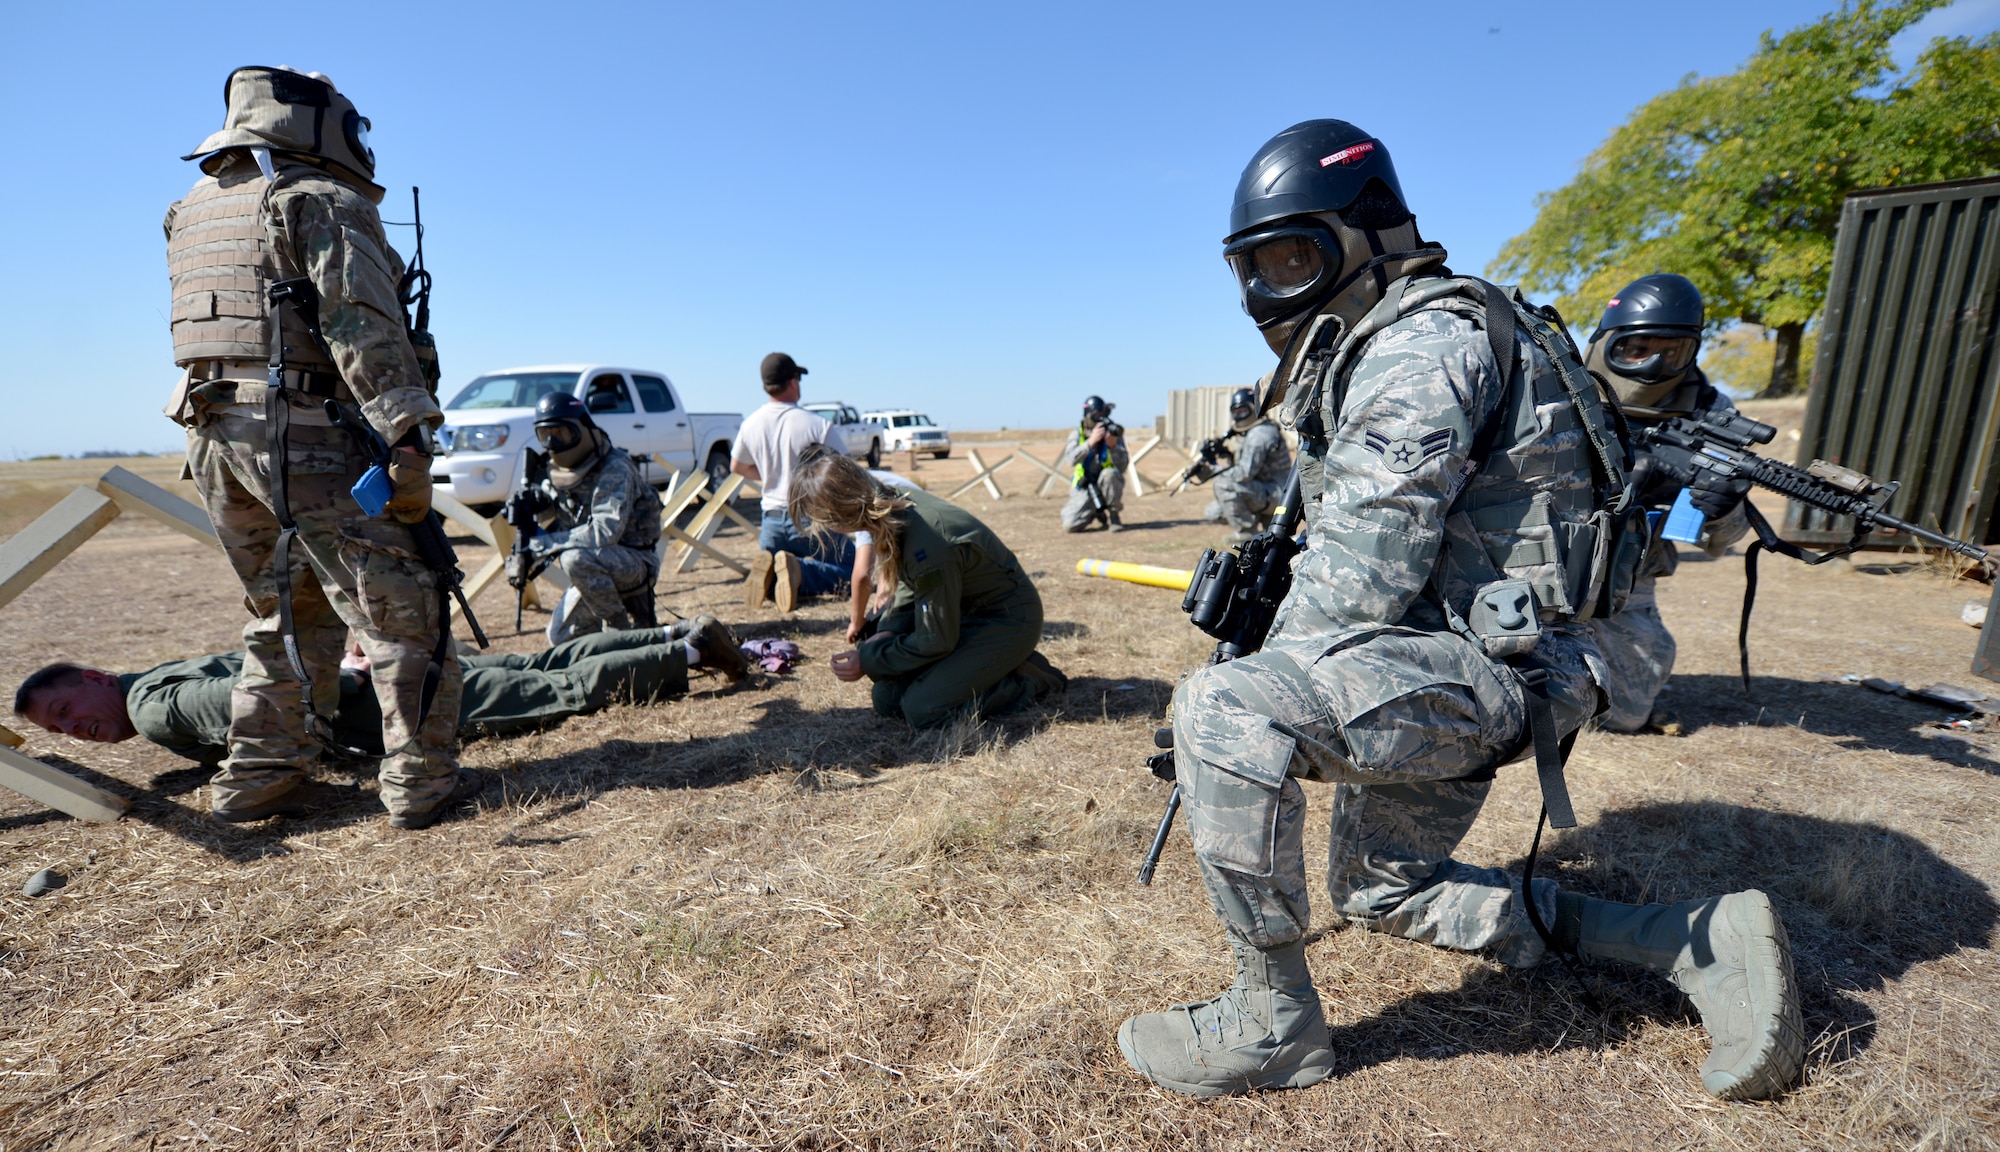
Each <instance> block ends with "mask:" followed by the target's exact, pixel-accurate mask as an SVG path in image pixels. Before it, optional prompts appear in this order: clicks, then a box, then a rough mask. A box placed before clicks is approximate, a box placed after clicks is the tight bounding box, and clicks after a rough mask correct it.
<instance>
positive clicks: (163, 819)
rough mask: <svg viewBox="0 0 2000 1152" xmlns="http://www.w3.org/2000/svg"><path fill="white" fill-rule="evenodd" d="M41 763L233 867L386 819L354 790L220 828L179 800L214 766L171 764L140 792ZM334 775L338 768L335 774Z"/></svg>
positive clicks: (52, 816)
mask: <svg viewBox="0 0 2000 1152" xmlns="http://www.w3.org/2000/svg"><path fill="white" fill-rule="evenodd" d="M39 759H40V760H41V761H42V762H43V763H45V764H47V765H49V766H50V767H52V768H59V769H61V770H62V771H64V772H67V773H69V774H70V775H72V776H75V777H77V778H78V779H80V780H83V781H85V782H87V783H90V784H94V785H96V786H97V787H99V788H102V789H104V790H105V791H106V792H110V793H113V794H114V795H118V796H122V797H124V798H125V799H126V800H128V801H130V802H131V804H132V807H131V809H130V810H129V811H127V812H126V814H125V819H127V820H136V821H138V822H139V823H141V824H148V825H151V826H152V827H155V828H158V829H159V830H161V831H162V832H167V833H170V834H171V835H174V836H178V837H180V838H181V839H182V840H185V841H187V842H188V843H190V844H193V845H194V846H196V847H198V848H201V849H203V850H204V851H207V852H210V853H213V854H214V855H216V856H220V857H222V858H223V859H226V860H233V861H235V862H237V863H248V862H250V861H254V860H262V859H265V858H267V857H271V856H287V855H290V854H291V848H290V847H289V846H287V845H286V843H285V840H286V839H287V838H288V837H290V836H292V835H295V834H296V833H298V832H300V831H302V830H318V829H324V828H335V827H339V826H341V825H345V824H354V823H358V822H361V821H365V820H379V819H382V818H383V817H384V813H383V811H382V804H381V801H380V800H379V799H378V798H377V796H376V794H375V793H374V792H371V791H363V790H360V789H353V790H352V791H351V792H349V793H348V794H346V795H345V797H344V798H343V799H341V800H340V801H339V802H338V803H336V804H334V805H332V806H331V807H329V808H326V809H323V810H321V811H318V812H313V813H311V814H309V815H306V816H281V817H276V818H273V819H270V820H263V821H259V822H257V823H255V824H239V825H227V824H221V823H218V822H216V821H214V820H211V819H210V818H209V816H208V813H207V811H206V809H205V808H203V807H202V806H200V804H199V803H195V804H189V803H183V802H182V801H181V800H180V798H181V797H184V796H187V795H189V794H190V793H192V792H194V791H195V790H196V789H198V788H200V787H201V786H202V785H203V784H206V783H207V782H208V779H209V777H211V776H213V775H214V774H215V768H214V766H213V765H205V764H188V763H186V762H185V761H179V760H175V763H176V764H177V765H178V766H177V767H174V768H169V769H167V770H166V771H163V772H156V773H155V774H154V775H153V777H152V778H151V780H149V781H148V782H147V786H146V787H139V786H137V785H133V784H129V783H127V782H126V781H124V780H121V779H119V778H118V777H116V776H111V775H108V774H106V773H103V772H99V771H97V770H96V769H94V768H91V767H89V766H88V765H84V764H79V763H77V762H76V761H74V760H70V759H68V758H66V757H62V756H54V755H43V756H41V757H39ZM338 774H339V772H338V769H336V771H335V773H334V775H338ZM373 774H374V767H373V765H372V764H371V765H369V766H368V769H367V772H366V776H367V777H368V778H372V777H373ZM319 775H321V776H322V777H324V776H327V775H328V773H325V772H321V773H320V774H319ZM67 819H69V817H67V816H65V815H63V814H62V813H60V812H56V811H53V810H51V811H45V812H36V813H32V814H29V815H26V816H17V817H13V818H10V819H6V820H0V831H9V830H12V829H15V828H24V827H28V826H31V825H35V824H42V823H46V822H48V821H50V820H67Z"/></svg>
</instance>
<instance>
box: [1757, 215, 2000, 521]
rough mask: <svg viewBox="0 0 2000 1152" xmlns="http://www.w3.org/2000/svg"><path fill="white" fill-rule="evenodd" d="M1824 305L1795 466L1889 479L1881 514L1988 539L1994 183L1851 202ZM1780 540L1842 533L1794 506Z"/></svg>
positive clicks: (1995, 467)
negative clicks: (1894, 483)
mask: <svg viewBox="0 0 2000 1152" xmlns="http://www.w3.org/2000/svg"><path fill="white" fill-rule="evenodd" d="M1826 300H1827V306H1826V314H1825V316H1824V317H1823V318H1822V321H1821V324H1820V329H1819V344H1818V347H1817V349H1816V350H1815V353H1816V354H1815V357H1814V361H1813V374H1812V386H1811V392H1810V394H1809V399H1808V401H1807V406H1806V418H1805V427H1804V429H1803V432H1802V434H1801V436H1800V440H1799V458H1798V462H1799V464H1800V465H1801V466H1804V465H1806V464H1809V463H1811V462H1812V461H1813V460H1828V461H1831V462H1833V463H1835V464H1841V465H1845V466H1846V467H1849V468H1853V469H1857V470H1859V471H1861V472H1865V473H1867V474H1868V475H1870V476H1872V477H1874V478H1875V479H1876V480H1878V481H1882V482H1887V481H1890V480H1898V481H1901V482H1902V489H1901V490H1900V491H1899V492H1897V493H1896V495H1895V497H1894V498H1893V499H1891V500H1890V502H1889V506H1888V511H1889V512H1890V513H1891V514H1893V515H1896V516H1900V517H1902V518H1904V519H1906V520H1910V521H1912V522H1914V523H1917V524H1922V525H1925V526H1926V527H1933V528H1937V529H1939V530H1941V531H1943V532H1947V533H1950V534H1951V535H1953V536H1957V537H1959V538H1960V539H1963V540H1970V541H1972V542H1974V543H1977V544H1991V543H1994V542H1995V541H1996V539H2000V533H1997V532H1996V529H2000V524H1996V521H1995V505H1994V497H1995V495H1996V488H2000V452H1996V446H2000V444H1997V443H1996V442H2000V378H1996V377H2000V344H1997V343H1996V340H1995V334H1996V325H1997V324H2000V179H1993V178H1987V179H1981V180H1957V181H1952V182H1949V183H1944V184H1921V185H1914V186H1911V187H1908V188H1887V189H1873V190H1868V191H1862V192H1854V193H1850V194H1849V195H1848V197H1847V201H1846V203H1844V204H1843V205H1842V206H1841V211H1840V231H1839V233H1838V239H1837V240H1836V242H1835V244H1834V256H1833V274H1832V280H1831V282H1830V284H1829V285H1828V290H1827V297H1826ZM1785 529H1786V530H1785V535H1786V536H1787V537H1788V538H1790V539H1793V540H1799V541H1803V542H1806V543H1835V542H1844V541H1845V540H1846V539H1847V538H1848V535H1849V532H1850V531H1851V523H1850V522H1849V521H1848V520H1847V519H1846V518H1845V517H1841V518H1839V522H1838V523H1836V522H1835V518H1834V517H1830V516H1828V515H1826V514H1825V513H1822V512H1816V511H1812V510H1810V509H1807V508H1805V507H1804V506H1803V505H1799V504H1796V503H1795V504H1793V505H1792V506H1791V511H1790V512H1789V513H1788V515H1787V517H1786V521H1785ZM1872 539H1873V541H1874V542H1875V543H1877V544H1898V543H1903V542H1907V540H1908V537H1905V536H1900V535H1898V536H1883V535H1878V536H1875V537H1873V538H1872Z"/></svg>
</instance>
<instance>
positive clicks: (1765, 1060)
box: [1554, 888, 1805, 1100]
mask: <svg viewBox="0 0 2000 1152" xmlns="http://www.w3.org/2000/svg"><path fill="white" fill-rule="evenodd" d="M1557 905H1558V907H1557V912H1556V926H1555V932H1554V935H1555V936H1556V938H1557V941H1558V942H1559V943H1567V942H1568V941H1570V940H1574V941H1575V946H1576V952H1577V955H1579V956H1584V957H1588V958H1593V959H1599V960H1622V961H1624V962H1625V963H1627V964H1637V965H1639V966H1640V967H1642V968H1650V969H1652V970H1653V971H1655V972H1663V973H1665V974H1666V975H1667V976H1668V978H1669V979H1671V980H1672V981H1673V982H1674V984H1675V985H1676V986H1677V987H1679V988H1680V990H1681V991H1682V992H1685V993H1687V997H1688V999H1690V1000H1692V1001H1694V1006H1695V1008H1696V1009H1697V1010H1698V1011H1700V1013H1701V1022H1702V1023H1703V1024H1704V1025H1705V1026H1707V1028H1708V1036H1709V1043H1710V1046H1711V1051H1710V1052H1709V1056H1708V1059H1707V1060H1705V1061H1703V1062H1702V1066H1701V1083H1702V1087H1704V1088H1706V1089H1708V1091H1709V1094H1710V1095H1712V1096H1715V1097H1718V1098H1719V1099H1723V1100H1762V1099H1766V1098H1768V1097H1771V1096H1775V1095H1777V1094H1778V1093H1779V1092H1782V1091H1784V1089H1785V1088H1786V1086H1788V1085H1790V1084H1791V1083H1792V1081H1793V1080H1794V1079H1796V1078H1797V1077H1798V1074H1799V1064H1800V1062H1801V1061H1802V1060H1803V1059H1804V1056H1805V1026H1804V1024H1803V1022H1802V1021H1801V1020H1800V1018H1799V991H1798V980H1797V979H1796V977H1794V976H1793V974H1792V954H1791V946H1790V944H1789V943H1787V942H1786V940H1785V926H1784V925H1783V924H1781V923H1779V922H1778V914H1777V912H1776V911H1775V910H1774V909H1772V907H1771V898H1770V897H1768V896H1766V895H1764V894H1763V893H1762V892H1759V891H1757V890H1756V889H1754V888H1753V889H1751V890H1749V891H1747V892H1733V893H1731V894H1729V895H1727V896H1711V897H1709V898H1708V899H1706V900H1684V901H1682V902H1681V903H1679V904H1647V905H1644V906H1643V907H1642V906H1638V905H1633V904H1614V903H1611V902H1610V901H1608V900H1593V899H1590V898H1588V897H1582V896H1576V895H1573V894H1571V893H1568V892H1562V893H1558V899H1557Z"/></svg>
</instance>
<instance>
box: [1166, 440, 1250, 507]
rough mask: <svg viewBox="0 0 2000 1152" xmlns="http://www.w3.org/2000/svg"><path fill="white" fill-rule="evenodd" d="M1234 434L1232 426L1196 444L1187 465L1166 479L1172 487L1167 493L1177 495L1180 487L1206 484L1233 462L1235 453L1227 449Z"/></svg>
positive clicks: (1179, 492)
mask: <svg viewBox="0 0 2000 1152" xmlns="http://www.w3.org/2000/svg"><path fill="white" fill-rule="evenodd" d="M1236 434H1237V433H1236V430H1235V429H1234V428H1232V429H1230V430H1229V431H1227V432H1224V433H1223V434H1222V435H1220V436H1211V437H1209V438H1208V439H1206V440H1203V441H1202V442H1201V443H1200V444H1197V445H1196V446H1195V450H1194V459H1192V460H1190V461H1188V466H1187V467H1185V468H1183V469H1181V470H1180V471H1179V472H1176V473H1174V478H1173V479H1171V480H1169V481H1167V486H1168V487H1169V488H1172V489H1173V491H1171V492H1169V493H1167V495H1169V496H1178V495H1180V494H1181V489H1183V488H1185V487H1187V486H1188V485H1190V484H1206V483H1208V482H1209V481H1210V480H1211V479H1213V478H1214V476H1215V474H1216V473H1217V472H1220V471H1221V470H1222V469H1224V468H1227V467H1229V465H1231V464H1234V463H1235V462H1236V453H1234V452H1231V451H1230V450H1229V440H1230V437H1232V436H1235V435H1236Z"/></svg>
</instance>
